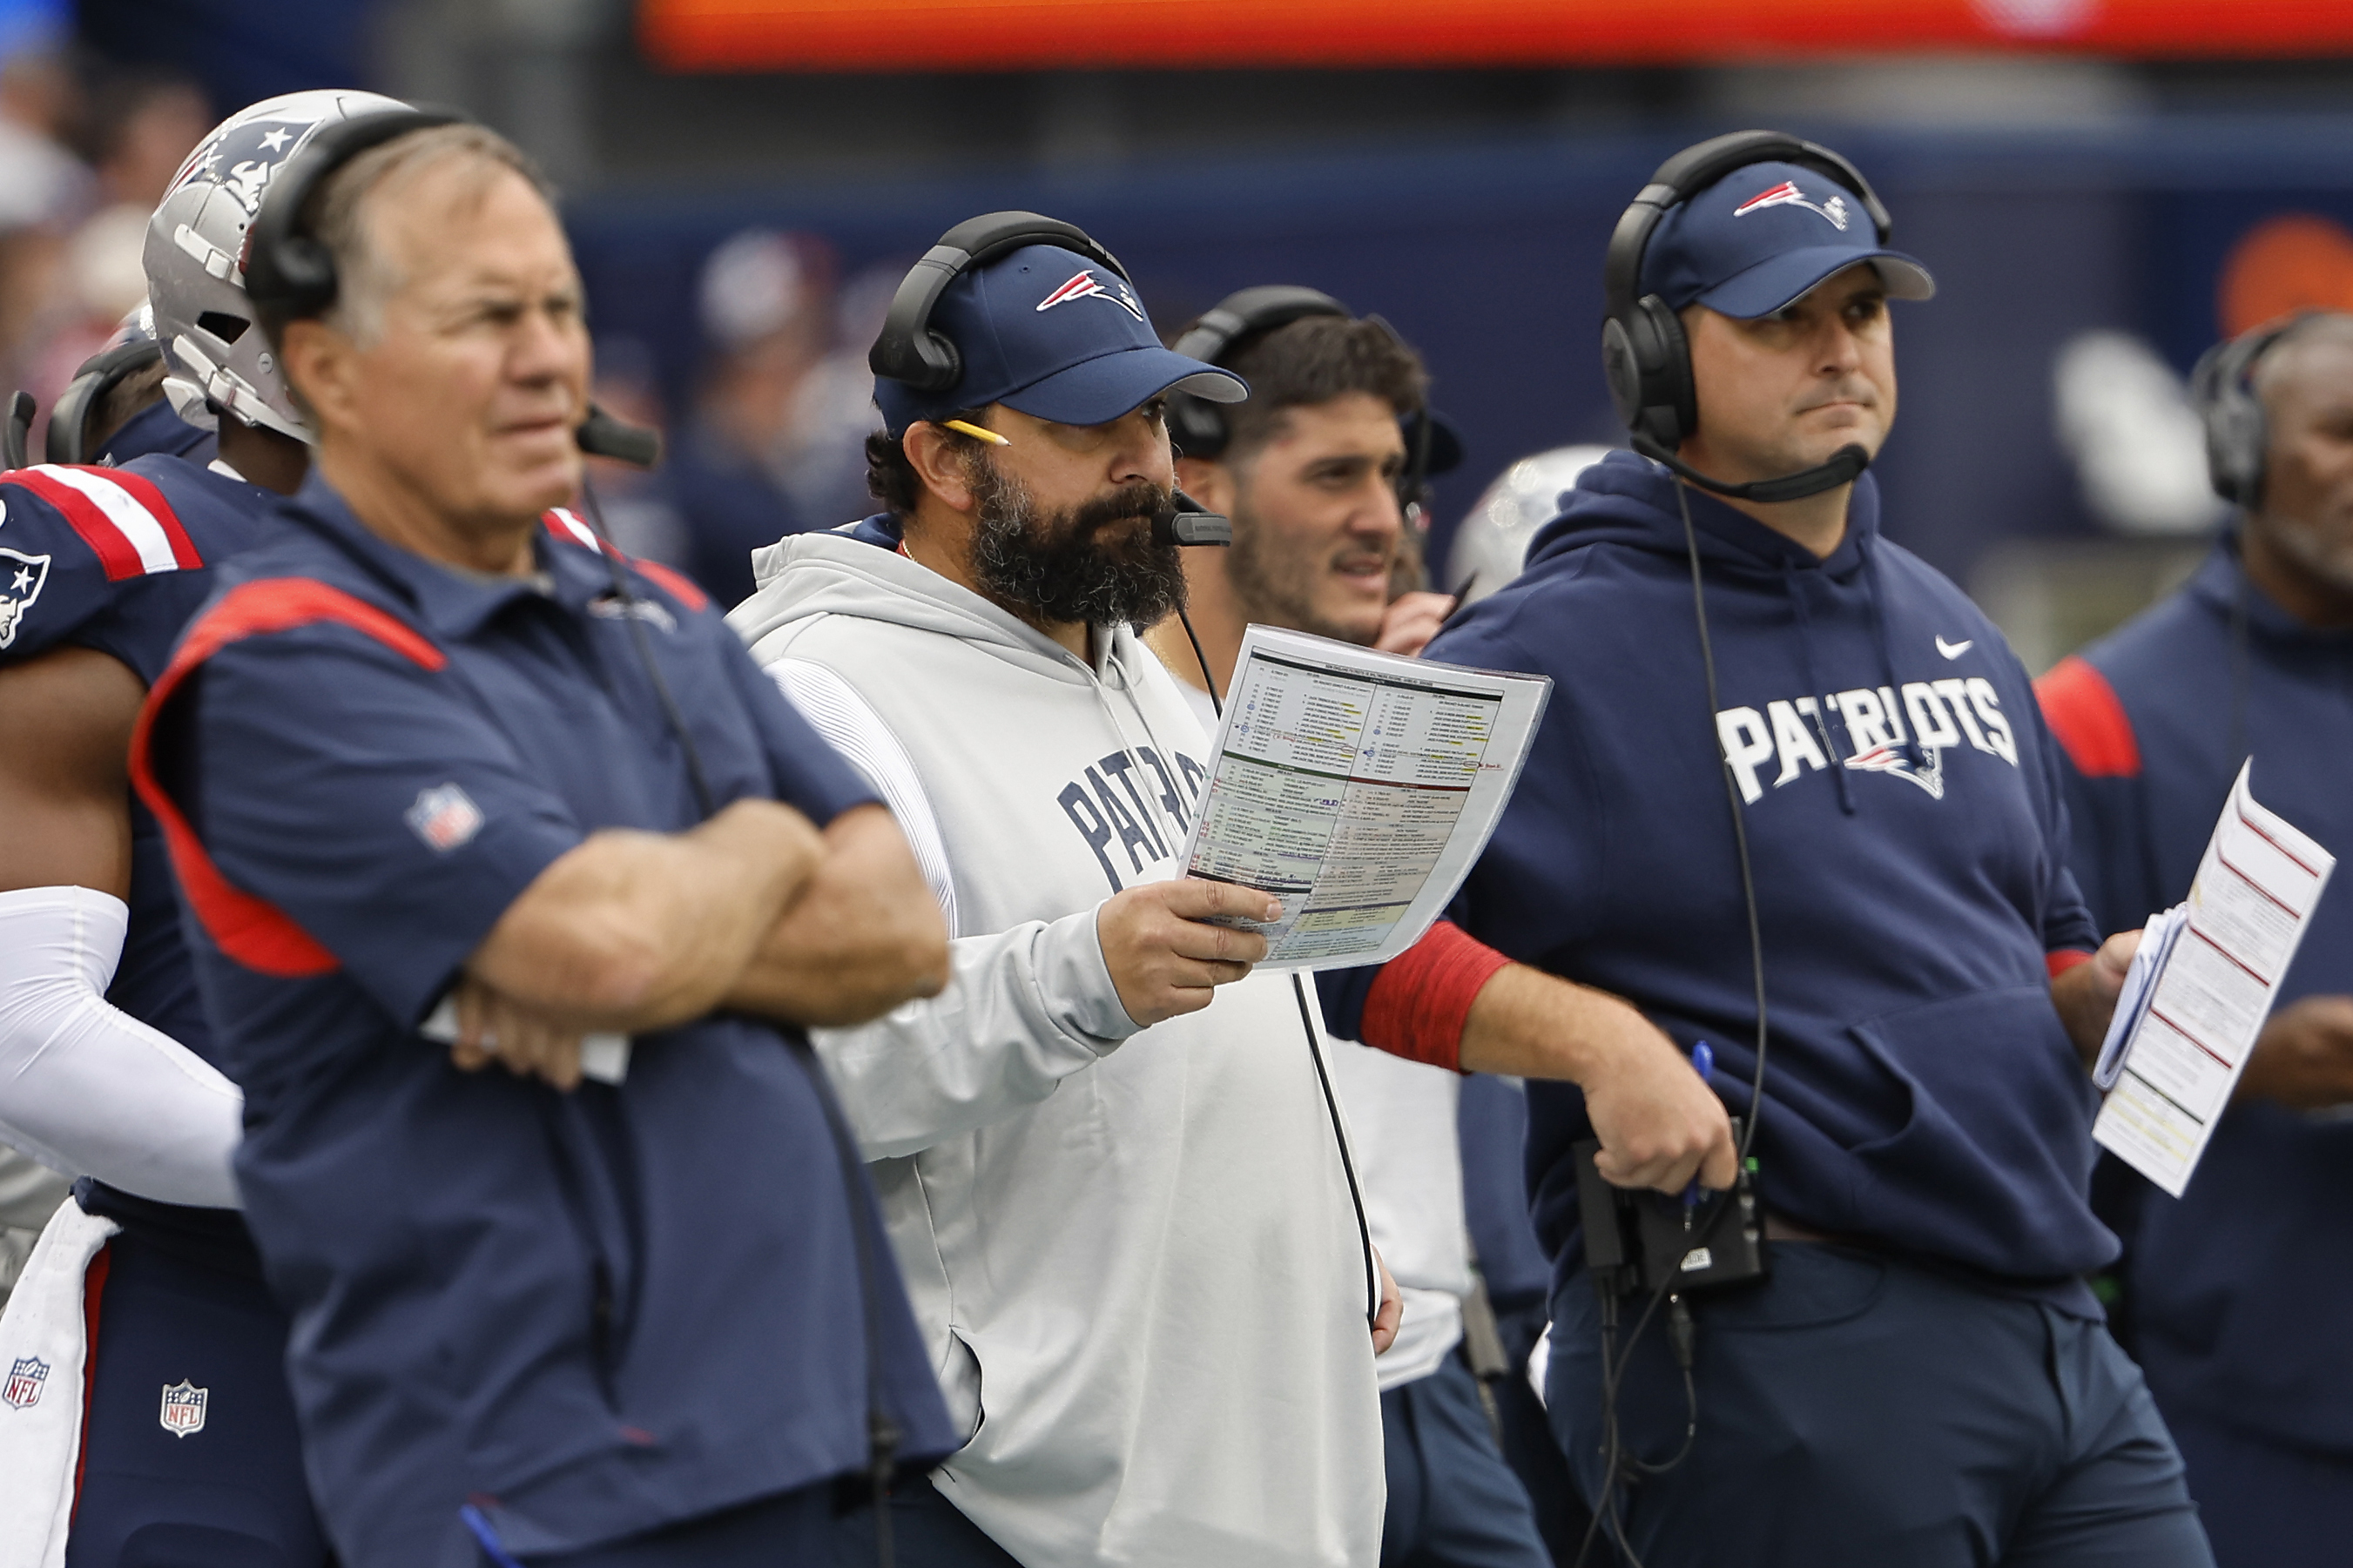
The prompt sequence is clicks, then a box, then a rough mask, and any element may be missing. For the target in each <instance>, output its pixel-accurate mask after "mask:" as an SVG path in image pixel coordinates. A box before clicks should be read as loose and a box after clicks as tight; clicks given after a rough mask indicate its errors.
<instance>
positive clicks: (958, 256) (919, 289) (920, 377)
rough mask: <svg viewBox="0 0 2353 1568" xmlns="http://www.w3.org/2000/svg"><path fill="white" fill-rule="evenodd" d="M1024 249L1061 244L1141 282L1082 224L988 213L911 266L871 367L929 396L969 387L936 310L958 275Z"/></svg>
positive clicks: (869, 354) (877, 343)
mask: <svg viewBox="0 0 2353 1568" xmlns="http://www.w3.org/2000/svg"><path fill="white" fill-rule="evenodd" d="M1025 245H1059V246H1060V247H1062V248H1063V249H1065V250H1075V251H1077V252H1078V253H1079V254H1080V255H1082V256H1084V257H1086V258H1088V259H1089V260H1091V261H1093V262H1095V263H1096V264H1097V265H1099V266H1103V267H1107V268H1111V270H1113V272H1116V273H1118V274H1119V277H1120V280H1121V281H1122V282H1124V283H1125V284H1127V285H1128V286H1129V287H1131V288H1133V287H1134V283H1135V279H1133V278H1130V277H1129V276H1128V275H1127V268H1124V267H1122V266H1121V265H1120V264H1119V258H1118V257H1116V256H1113V254H1112V253H1111V252H1110V251H1108V250H1105V249H1104V248H1103V246H1102V245H1101V244H1099V243H1097V241H1096V240H1095V238H1094V237H1093V236H1092V235H1090V234H1088V233H1087V231H1086V230H1084V229H1082V228H1081V227H1079V226H1078V225H1076V224H1071V223H1064V222H1062V221H1061V220H1060V218H1050V217H1047V216H1044V215H1043V214H1042V213H1030V212H1001V213H983V214H982V215H981V216H978V217H975V218H966V219H965V221H964V222H962V223H960V224H958V225H956V226H955V227H954V228H952V229H950V230H948V231H947V233H945V234H944V235H942V236H940V242H939V243H938V244H937V245H934V247H932V248H931V249H929V250H927V251H925V252H924V253H923V259H922V260H920V261H918V262H916V263H915V265H914V266H913V267H912V268H908V270H907V276H906V277H905V279H902V281H901V282H900V284H899V291H898V292H897V293H896V294H893V295H892V297H891V311H890V314H888V315H886V316H885V317H883V318H882V331H881V335H879V336H878V337H876V338H875V340H874V346H873V348H871V349H870V350H869V351H867V354H866V365H867V368H868V369H870V370H871V371H872V372H873V373H874V374H876V375H879V376H881V377H883V378H884V379H886V380H889V381H899V382H904V383H906V384H908V385H909V386H912V387H914V388H916V389H917V390H919V391H923V392H945V391H947V390H948V389H949V388H951V387H953V386H954V385H955V384H956V383H957V382H959V381H962V380H963V379H964V355H962V354H961V353H957V352H956V346H955V343H953V342H949V341H948V338H947V334H945V333H944V332H938V331H933V330H932V311H933V310H934V308H935V307H936V306H937V305H938V304H939V302H940V296H941V295H942V294H944V293H945V292H947V287H948V285H949V284H950V283H953V282H955V279H956V278H957V277H958V275H959V274H962V273H965V272H968V271H970V270H972V269H973V268H976V267H986V266H987V265H988V263H990V262H991V261H994V260H996V259H997V258H998V257H1000V256H1003V255H1005V254H1006V253H1007V252H1008V251H1012V250H1018V249H1020V248H1021V247H1023V246H1025Z"/></svg>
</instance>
